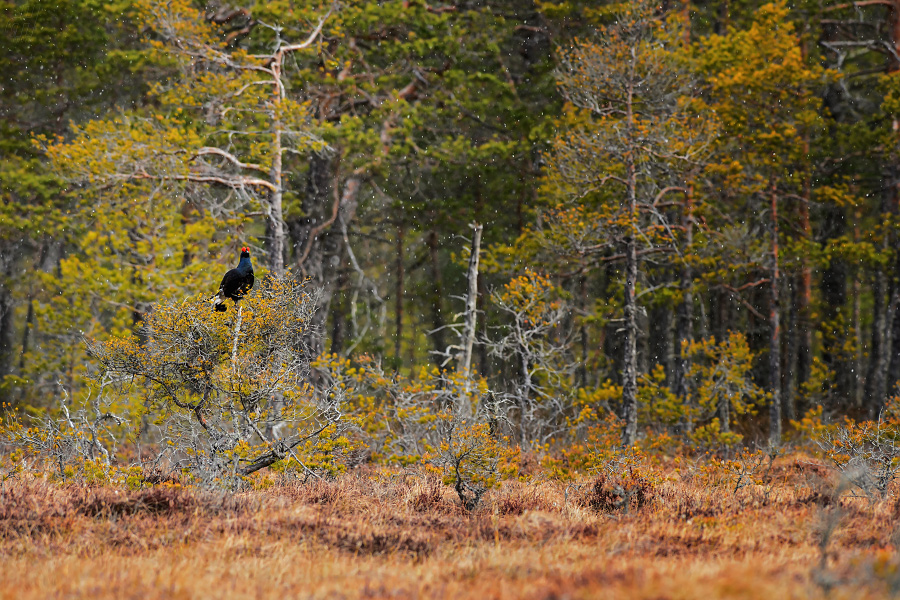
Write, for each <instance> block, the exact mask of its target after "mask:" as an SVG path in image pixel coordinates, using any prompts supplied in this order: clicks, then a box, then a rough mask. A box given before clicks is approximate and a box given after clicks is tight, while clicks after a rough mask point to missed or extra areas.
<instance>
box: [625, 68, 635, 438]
mask: <svg viewBox="0 0 900 600" xmlns="http://www.w3.org/2000/svg"><path fill="white" fill-rule="evenodd" d="M634 61H635V57H634V52H632V64H631V76H632V78H631V82H630V83H629V86H628V98H627V100H626V105H625V110H626V115H625V126H626V136H627V138H628V141H629V142H630V143H629V146H630V148H629V151H628V152H626V154H625V175H626V187H627V189H626V193H627V198H626V202H627V204H626V206H625V209H626V216H627V219H628V224H627V227H629V228H630V229H631V231H629V232H628V235H626V236H625V240H624V242H625V244H624V245H625V248H624V250H625V252H624V254H625V289H624V290H623V291H624V307H623V308H624V311H623V312H624V317H625V340H624V343H625V348H624V351H623V353H622V412H623V417H624V419H625V425H624V427H623V428H622V446H623V447H626V448H627V447H630V446H633V445H634V443H635V441H637V418H638V406H637V359H638V357H637V336H638V323H637V304H636V302H637V299H636V298H635V290H636V288H637V276H638V258H637V239H636V237H637V236H636V234H637V227H638V223H637V217H638V214H637V166H636V165H635V162H634V152H635V150H636V148H635V146H636V145H637V141H636V140H634V139H632V136H633V134H634V131H633V130H634V112H633V111H634V87H633V86H634V83H633V82H634V81H635V79H634V72H635V65H634Z"/></svg>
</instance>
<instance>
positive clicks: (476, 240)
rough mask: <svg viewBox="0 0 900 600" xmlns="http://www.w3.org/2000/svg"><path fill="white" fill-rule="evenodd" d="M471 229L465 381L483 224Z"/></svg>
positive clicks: (472, 336) (469, 366)
mask: <svg viewBox="0 0 900 600" xmlns="http://www.w3.org/2000/svg"><path fill="white" fill-rule="evenodd" d="M472 229H473V230H474V232H473V235H472V252H471V254H470V255H469V272H468V280H469V293H468V294H467V295H466V328H465V334H464V335H465V337H464V339H463V355H462V365H461V367H462V369H461V370H462V372H463V373H465V376H466V379H467V381H468V378H469V377H470V374H471V369H472V348H473V346H474V345H475V327H476V325H477V320H478V311H477V308H478V306H477V304H478V263H479V259H480V254H481V232H482V229H483V226H482V225H480V224H478V223H473V224H472ZM467 387H468V385H467ZM467 391H468V390H467Z"/></svg>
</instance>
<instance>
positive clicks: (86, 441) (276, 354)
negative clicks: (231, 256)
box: [4, 275, 351, 488]
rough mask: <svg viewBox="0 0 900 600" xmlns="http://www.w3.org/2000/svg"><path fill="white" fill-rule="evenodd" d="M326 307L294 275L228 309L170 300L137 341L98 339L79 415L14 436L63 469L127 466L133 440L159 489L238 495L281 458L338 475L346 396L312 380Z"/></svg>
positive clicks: (9, 433)
mask: <svg viewBox="0 0 900 600" xmlns="http://www.w3.org/2000/svg"><path fill="white" fill-rule="evenodd" d="M315 306H316V301H315V298H313V297H312V293H311V292H309V291H307V290H306V288H305V287H304V285H303V283H302V282H301V281H298V280H297V279H295V278H293V277H292V276H290V275H288V276H285V277H280V278H277V277H271V276H269V277H266V278H264V279H263V281H262V282H261V283H260V285H258V286H257V287H256V288H255V289H254V290H253V291H252V293H251V294H249V295H248V296H247V297H246V298H245V299H244V300H243V301H242V302H241V304H240V306H239V307H236V309H235V310H232V311H229V312H228V313H220V312H216V311H213V310H211V308H210V307H209V305H208V304H207V303H206V302H205V301H204V300H203V298H201V297H198V296H196V297H189V298H186V299H184V300H166V301H162V302H160V303H159V304H157V305H156V306H155V307H154V308H153V310H152V311H150V312H149V313H147V315H146V316H145V319H144V323H143V325H142V327H141V328H140V329H139V330H138V331H137V332H136V333H135V334H133V335H130V336H127V337H112V338H111V339H109V340H108V341H102V342H101V341H95V340H88V341H87V345H88V350H89V352H90V355H91V357H92V358H93V359H94V360H95V361H96V362H97V363H98V364H99V365H100V379H99V385H98V386H97V390H96V393H95V395H94V396H93V399H92V400H91V402H89V403H87V404H86V405H85V406H83V407H80V408H78V409H77V410H74V411H72V412H71V413H70V411H69V408H68V407H67V406H66V404H65V403H63V405H62V409H61V411H60V412H61V413H62V414H61V415H59V416H54V417H51V418H42V419H39V420H37V421H34V422H33V423H32V424H31V425H29V426H27V427H26V426H23V425H22V424H21V423H20V422H19V419H16V418H13V419H10V420H9V422H8V424H7V426H6V427H5V428H4V432H5V435H4V437H5V438H6V439H7V440H8V441H10V442H11V443H13V444H14V445H15V446H17V447H20V448H22V449H23V450H25V451H26V452H27V453H31V454H34V455H35V456H38V457H41V458H42V459H47V458H52V460H53V461H55V462H58V468H59V471H60V472H61V473H64V474H65V473H67V472H74V471H72V470H73V469H75V468H76V467H77V464H81V465H82V467H83V466H84V465H86V464H88V463H89V462H91V461H97V460H99V461H100V462H101V463H102V464H104V465H110V464H112V463H116V462H119V463H120V464H121V462H122V461H121V460H117V459H124V456H116V448H121V447H122V446H123V444H124V442H125V441H126V440H128V442H129V446H131V445H132V444H133V447H134V448H135V450H134V451H133V452H132V453H131V455H132V458H133V459H134V460H135V462H136V465H137V466H139V467H141V468H142V469H143V472H144V475H145V477H146V478H147V479H148V480H150V481H151V482H152V481H156V480H164V479H166V478H168V477H171V475H172V474H177V473H185V474H186V475H187V476H188V477H189V478H192V479H193V480H194V481H196V482H198V483H200V484H203V485H210V486H216V487H226V488H234V487H235V485H236V483H237V481H238V480H239V479H240V478H241V477H244V476H247V475H250V474H251V473H254V472H256V471H258V470H260V469H263V468H266V467H270V466H272V465H275V464H276V463H280V462H282V461H284V463H282V465H281V466H282V467H286V468H291V469H297V470H300V471H302V472H304V473H305V474H306V475H316V474H317V473H316V471H315V470H314V469H313V467H317V470H319V471H324V472H326V473H334V472H336V471H338V470H340V465H339V462H338V461H337V457H339V456H340V455H341V454H342V453H343V452H344V451H346V450H347V449H349V448H350V446H351V444H350V441H349V440H348V439H347V438H346V437H344V436H343V434H342V432H341V431H340V430H339V429H338V427H337V425H338V424H339V422H340V418H341V403H342V401H343V399H344V395H343V393H342V391H341V390H331V389H313V387H312V386H311V385H310V384H309V380H308V376H309V363H310V358H311V357H310V351H309V348H308V347H307V340H309V339H310V337H311V335H310V334H311V331H310V329H311V323H312V316H313V312H314V310H315ZM108 406H114V407H117V408H118V410H117V411H112V410H109V409H108V408H107V407H108ZM113 426H115V427H113ZM82 470H83V468H82ZM132 475H133V474H132Z"/></svg>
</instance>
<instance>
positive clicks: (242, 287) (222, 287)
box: [209, 247, 253, 312]
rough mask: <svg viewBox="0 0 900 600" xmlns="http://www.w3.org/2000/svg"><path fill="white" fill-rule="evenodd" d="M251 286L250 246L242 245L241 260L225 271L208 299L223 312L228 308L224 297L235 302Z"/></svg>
mask: <svg viewBox="0 0 900 600" xmlns="http://www.w3.org/2000/svg"><path fill="white" fill-rule="evenodd" d="M252 287H253V265H252V264H250V248H247V247H244V248H241V261H240V262H239V263H238V266H236V267H235V268H233V269H231V270H230V271H228V272H227V273H225V277H223V278H222V283H221V284H219V291H218V292H217V293H216V295H215V296H213V297H212V298H210V299H209V301H210V302H211V303H212V304H213V305H214V306H215V307H216V310H217V311H219V312H225V311H226V310H228V307H227V306H225V299H226V298H231V299H232V300H234V303H235V304H237V303H238V301H239V300H240V299H241V298H243V297H244V294H246V293H247V292H249V291H250V288H252Z"/></svg>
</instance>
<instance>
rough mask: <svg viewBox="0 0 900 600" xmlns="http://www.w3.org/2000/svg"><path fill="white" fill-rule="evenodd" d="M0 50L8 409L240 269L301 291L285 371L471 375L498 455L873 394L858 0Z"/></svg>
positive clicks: (131, 7) (882, 17)
mask: <svg viewBox="0 0 900 600" xmlns="http://www.w3.org/2000/svg"><path fill="white" fill-rule="evenodd" d="M623 10H624V11H625V12H624V13H623V12H622V11H623ZM626 13H627V15H628V16H627V18H626V17H624V16H623V15H625V14H626ZM629 27H630V29H629ZM0 32H2V40H3V42H2V45H3V52H2V53H0V148H2V150H0V151H2V161H0V194H2V204H0V232H2V233H0V245H2V247H0V378H2V379H0V381H2V385H0V397H2V399H3V401H4V402H5V403H6V404H7V405H8V406H12V407H16V408H18V409H22V410H25V411H32V412H33V411H36V410H38V409H43V408H46V407H56V406H57V405H58V404H59V402H60V400H61V399H63V398H65V399H75V398H79V397H82V396H84V395H85V394H86V393H89V392H88V389H89V388H90V386H91V383H90V382H91V381H96V379H97V378H98V377H100V375H101V374H102V370H103V369H102V368H101V366H100V365H98V364H97V361H96V360H95V359H94V357H92V356H91V355H90V353H89V349H88V345H86V344H85V339H90V340H100V341H103V340H108V339H115V338H120V337H128V336H130V335H132V334H135V335H137V333H138V330H139V327H140V326H141V325H142V324H144V323H145V320H146V318H147V315H148V314H149V312H150V311H152V309H153V306H154V303H157V302H161V301H165V300H171V299H182V298H185V297H190V296H192V295H193V296H196V295H198V294H208V295H211V294H212V293H214V292H215V290H216V286H217V284H218V281H219V279H220V278H221V275H222V273H223V272H224V271H225V270H226V269H227V268H230V267H231V266H232V265H233V264H234V262H235V260H236V256H237V252H238V249H239V248H240V247H241V246H243V245H250V246H251V248H252V255H253V258H254V261H255V266H256V269H257V276H258V281H260V280H261V279H259V278H260V276H264V275H265V274H266V273H271V274H273V275H281V274H283V273H284V272H286V271H290V272H293V273H295V274H297V275H299V276H300V277H302V278H308V280H309V284H308V285H309V287H310V289H312V288H315V289H318V290H320V291H319V292H318V294H317V295H316V296H315V299H314V302H315V304H316V312H315V315H314V316H313V317H312V318H311V319H312V321H311V323H310V330H311V331H315V332H316V334H315V335H314V336H312V337H311V338H310V339H308V340H307V341H308V342H309V344H310V350H311V352H312V353H313V354H315V355H316V356H321V357H322V358H320V359H319V361H320V362H319V363H317V364H318V365H319V367H318V368H323V367H322V365H330V368H337V367H340V366H341V365H343V367H341V368H345V369H346V368H350V366H351V365H354V366H356V365H359V364H363V365H376V367H377V369H378V372H379V373H381V374H387V375H386V378H387V380H391V379H393V380H394V381H397V380H398V379H399V378H406V379H405V380H410V381H415V380H422V379H423V378H427V377H433V376H434V375H433V374H432V375H428V374H427V373H433V372H437V373H438V374H439V376H440V377H445V376H446V373H447V372H448V370H455V371H456V372H461V373H463V374H464V375H466V376H471V377H472V378H473V379H474V378H476V377H477V379H478V382H479V383H478V385H479V386H483V387H479V388H478V389H479V390H481V391H484V394H485V397H487V396H488V395H490V397H491V398H492V399H496V400H497V404H496V406H501V405H502V406H503V407H505V409H504V410H505V412H504V415H503V416H504V419H503V427H505V431H506V433H507V434H508V435H510V436H512V437H513V439H515V440H516V441H517V442H518V443H519V444H520V445H521V447H522V448H524V449H531V450H542V449H547V448H550V447H551V446H555V447H566V446H567V445H570V444H571V443H573V438H572V436H573V435H575V434H574V433H573V432H576V431H577V432H580V433H579V434H578V435H583V434H584V428H583V427H582V426H584V425H585V424H586V423H588V424H597V423H605V422H607V421H608V419H607V417H608V416H609V415H613V417H611V418H612V419H613V421H614V422H615V427H616V428H617V431H618V433H617V435H619V436H620V438H621V439H622V441H624V442H625V443H626V444H629V443H632V442H634V441H635V440H637V439H638V438H640V437H642V436H643V435H644V432H650V433H653V434H656V435H660V436H664V437H665V438H666V439H668V440H670V441H671V443H686V444H689V445H694V446H696V447H715V448H720V447H723V446H724V447H727V446H729V445H734V444H736V443H738V442H739V441H740V440H741V436H743V437H744V439H749V440H754V441H764V440H765V439H767V438H770V439H772V440H775V441H777V440H780V439H781V437H782V434H783V431H782V430H783V428H788V429H789V428H790V424H791V423H792V422H793V423H800V420H801V418H802V417H803V416H804V415H807V414H808V415H811V416H812V417H814V418H816V419H824V420H826V421H827V420H837V419H839V418H841V417H843V416H850V417H853V418H863V419H865V418H869V419H871V418H875V417H876V416H878V415H879V414H880V413H881V412H882V410H883V408H884V406H885V404H886V402H887V401H888V399H889V398H890V397H891V396H892V395H894V394H895V393H896V392H897V382H898V380H900V252H898V240H900V221H898V218H900V204H898V202H900V196H898V184H900V170H898V159H900V146H898V141H900V137H898V136H900V133H898V131H900V125H898V123H900V6H898V5H897V4H896V2H894V1H893V0H875V1H873V0H866V1H861V2H853V3H843V2H804V1H798V2H776V3H765V4H764V3H760V2H744V1H740V2H737V1H732V2H729V1H728V0H722V1H719V2H681V3H678V2H663V3H662V4H660V5H659V6H655V5H654V6H649V7H648V6H643V8H642V6H641V5H613V4H605V3H597V2H590V1H586V2H579V1H577V0H573V1H570V2H550V1H547V2H541V1H538V0H535V1H533V2H532V1H518V0H485V1H472V2H456V3H432V4H429V3H426V2H423V1H418V0H409V1H384V2H356V1H346V2H341V3H337V4H335V5H330V4H327V3H322V2H318V1H307V0H288V1H280V0H277V1H272V2H266V3H260V4H257V5H252V6H251V5H248V6H236V5H235V6H232V5H229V4H219V3H207V4H202V3H192V2H189V1H187V0H171V1H169V2H165V3H159V2H149V1H148V2H143V1H141V0H137V1H128V0H122V1H116V2H110V3H102V2H96V1H93V0H88V1H81V0H62V1H59V2H53V3H49V2H45V1H42V0H30V1H26V2H17V1H13V2H11V1H6V2H4V4H3V9H2V11H0ZM473 224H478V225H480V226H481V227H483V230H479V229H478V228H477V227H474V226H473ZM475 237H481V251H480V264H477V265H474V266H473V265H472V264H471V263H470V256H471V251H472V247H473V238H475ZM473 269H477V270H478V277H477V279H476V278H473V277H472V276H471V273H472V272H473ZM470 284H471V285H472V286H473V291H472V292H471V293H468V294H467V290H469V287H470ZM257 285H258V286H259V285H260V284H257ZM471 305H473V306H474V310H473V309H472V308H473V307H472V306H471ZM230 314H233V313H230ZM472 315H477V318H476V319H475V320H474V326H472V325H473V323H472V322H470V321H466V318H467V317H468V318H471V316H472ZM467 323H468V324H469V325H468V326H467ZM467 340H469V344H470V345H469V346H468V350H467V344H466V341H467ZM360 361H361V362H360ZM466 361H468V362H466ZM335 365H337V367H336V366H335ZM376 367H367V368H373V369H374V368H376ZM423 369H424V370H423ZM487 390H490V392H487ZM466 392H469V388H468V387H466ZM67 401H68V400H67ZM477 402H478V400H476V403H477ZM810 411H812V412H810ZM492 427H493V425H492ZM579 427H581V428H580V429H579ZM576 437H577V436H576Z"/></svg>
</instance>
